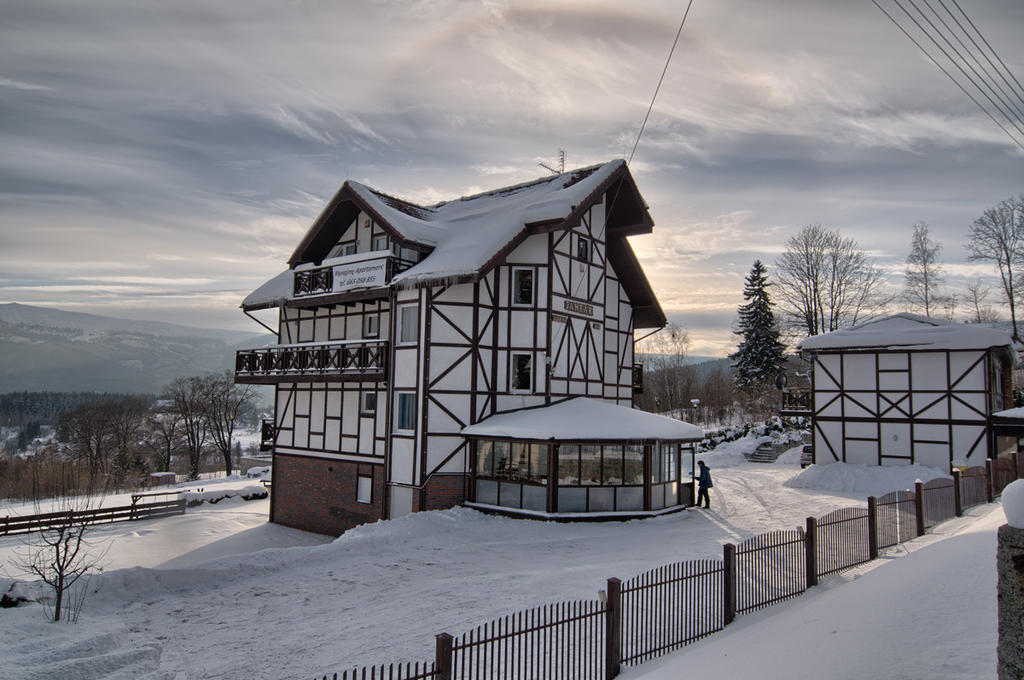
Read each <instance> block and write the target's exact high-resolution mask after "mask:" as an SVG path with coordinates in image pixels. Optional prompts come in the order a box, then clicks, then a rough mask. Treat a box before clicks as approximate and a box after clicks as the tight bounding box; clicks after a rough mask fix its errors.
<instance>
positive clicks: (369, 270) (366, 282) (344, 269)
mask: <svg viewBox="0 0 1024 680" xmlns="http://www.w3.org/2000/svg"><path fill="white" fill-rule="evenodd" d="M333 270H334V271H333V278H334V287H333V292H335V293H340V292H342V291H346V290H351V289H352V288H376V287H379V286H384V285H385V284H387V281H388V258H387V257H380V258H377V259H374V260H363V261H362V262H351V263H346V264H336V265H334V268H333Z"/></svg>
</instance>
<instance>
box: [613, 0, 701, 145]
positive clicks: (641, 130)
mask: <svg viewBox="0 0 1024 680" xmlns="http://www.w3.org/2000/svg"><path fill="white" fill-rule="evenodd" d="M691 5H693V0H690V2H688V3H687V4H686V11H685V12H683V20H682V21H680V22H679V30H678V31H676V39H675V40H673V41H672V49H671V50H669V51H668V59H666V60H665V68H663V69H662V70H661V77H660V78H658V86H657V87H655V88H654V96H652V97H651V105H650V106H648V107H647V114H646V115H645V116H644V122H643V123H641V124H640V132H639V133H637V136H636V141H635V142H633V150H632V151H630V152H629V158H628V159H627V160H626V165H629V164H630V163H631V162H632V161H633V154H635V153H636V147H637V145H638V144H640V138H641V137H642V136H643V134H644V128H646V127H647V119H648V118H650V117H651V110H652V109H653V108H654V100H655V99H657V98H658V91H659V90H661V83H662V81H663V80H665V73H667V72H668V65H669V62H671V61H672V54H673V53H674V52H675V51H676V45H677V44H678V43H679V36H680V35H681V34H682V32H683V26H684V25H685V24H686V17H688V16H689V15H690V6H691Z"/></svg>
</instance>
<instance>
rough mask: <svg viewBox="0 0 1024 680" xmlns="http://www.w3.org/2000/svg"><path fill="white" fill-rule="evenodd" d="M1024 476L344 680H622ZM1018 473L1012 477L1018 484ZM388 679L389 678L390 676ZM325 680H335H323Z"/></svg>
mask: <svg viewBox="0 0 1024 680" xmlns="http://www.w3.org/2000/svg"><path fill="white" fill-rule="evenodd" d="M1022 476H1024V454H1016V455H1015V456H1014V457H1012V458H1011V457H1008V460H1007V462H1003V463H989V465H988V466H987V467H986V468H969V469H968V470H967V471H966V472H963V473H961V472H959V471H955V472H954V473H953V480H952V481H950V480H949V479H936V480H932V481H930V482H928V483H926V484H922V483H920V482H918V483H916V484H915V488H914V490H913V491H910V490H906V491H894V492H892V493H888V494H886V495H884V496H882V497H881V498H875V497H873V496H872V497H870V498H868V502H867V507H866V508H863V507H849V508H840V509H838V510H834V511H832V512H830V513H828V514H826V515H824V516H822V517H808V518H807V523H806V528H804V527H801V528H799V529H796V530H789V531H773V532H768V533H765V534H759V535H757V536H753V537H751V538H749V539H747V540H745V541H743V542H742V543H740V544H739V546H736V545H733V544H731V543H726V544H725V545H724V546H723V547H722V552H723V555H722V560H707V559H705V560H690V561H687V562H678V563H674V564H668V565H665V566H662V567H658V568H656V569H651V570H650V571H646V572H644V573H642V574H638V575H637V576H634V577H633V578H631V579H629V580H627V581H619V579H617V578H612V579H608V582H607V590H606V591H605V597H604V598H603V599H602V600H601V601H580V602H563V603H560V604H553V605H546V606H543V607H537V608H535V609H530V610H526V611H523V612H519V613H518V614H515V615H511V616H506V617H504V618H501V619H496V620H495V621H492V622H491V623H489V624H486V625H484V626H479V627H477V628H476V629H474V630H473V631H471V632H469V633H466V634H464V635H462V636H461V637H459V638H455V637H453V636H451V635H449V634H447V633H441V634H440V635H438V636H437V637H436V654H435V659H434V663H433V664H429V665H428V664H424V665H423V666H422V669H421V666H420V665H419V664H417V665H416V666H415V667H414V668H413V667H411V666H410V665H409V664H406V666H405V669H404V670H402V667H401V666H400V665H396V664H392V665H391V666H372V667H364V668H362V669H361V670H360V669H353V670H352V672H351V674H349V672H348V671H346V672H344V673H343V674H342V675H341V676H340V678H339V676H338V675H337V674H335V675H334V676H333V680H428V679H429V680H491V679H495V680H496V679H498V678H501V679H504V678H509V679H511V680H526V679H530V680H548V679H552V680H554V679H556V678H558V679H561V678H566V679H570V678H571V679H573V680H575V679H576V678H592V679H594V680H611V679H612V678H615V677H616V676H617V675H618V674H619V670H620V666H621V665H623V664H626V665H636V664H640V663H643V662H645V661H648V660H650V659H653V658H655V657H658V656H661V655H662V654H666V653H668V652H670V651H673V650H675V649H678V648H680V647H682V646H684V645H686V644H689V643H690V642H693V641H695V640H699V639H700V638H703V637H705V636H707V635H710V634H712V633H714V632H716V631H718V630H722V629H723V628H724V627H725V626H727V625H728V624H729V623H731V622H732V621H733V619H734V618H735V616H736V615H737V614H743V613H746V612H749V611H753V610H756V609H759V608H761V607H765V606H768V605H771V604H773V603H775V602H779V601H781V600H785V599H788V598H791V597H796V596H797V595H799V594H800V593H802V592H804V591H805V590H806V589H807V588H809V587H811V586H815V585H817V584H818V580H819V579H820V578H821V577H822V576H825V575H827V574H832V573H835V572H838V571H842V570H844V569H849V568H850V567H853V566H855V565H858V564H862V563H864V562H867V561H869V560H873V559H875V558H876V557H878V554H879V550H880V549H882V548H886V547H889V546H893V545H897V544H899V543H902V542H905V541H909V540H911V539H913V538H914V537H916V536H920V535H923V534H924V532H925V530H926V529H927V528H928V527H930V526H934V525H935V524H936V523H938V522H941V521H943V520H946V519H950V518H952V517H955V516H959V515H961V514H962V513H963V511H964V509H965V508H968V507H971V506H973V505H978V504H980V503H985V502H987V501H988V500H990V499H991V498H992V497H993V496H994V495H997V494H998V493H999V491H1001V490H1002V488H1003V487H1005V486H1006V484H1009V482H1010V481H1013V479H1017V478H1020V477H1022ZM1011 477H1012V479H1011ZM385 671H387V673H388V675H385ZM323 680H328V678H327V676H326V675H325V676H323Z"/></svg>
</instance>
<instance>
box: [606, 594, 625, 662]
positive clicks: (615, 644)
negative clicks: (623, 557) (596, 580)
mask: <svg viewBox="0 0 1024 680" xmlns="http://www.w3.org/2000/svg"><path fill="white" fill-rule="evenodd" d="M606 592H607V593H608V604H607V606H606V608H605V626H604V677H605V680H612V678H615V677H618V675H619V671H620V670H621V665H622V581H621V580H619V579H617V578H615V577H612V578H610V579H608V590H607V591H606Z"/></svg>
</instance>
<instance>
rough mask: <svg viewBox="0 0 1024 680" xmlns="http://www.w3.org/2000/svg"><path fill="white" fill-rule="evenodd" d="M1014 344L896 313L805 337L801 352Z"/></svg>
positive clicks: (989, 332) (979, 330) (971, 328)
mask: <svg viewBox="0 0 1024 680" xmlns="http://www.w3.org/2000/svg"><path fill="white" fill-rule="evenodd" d="M992 347H1006V348H1008V349H1010V350H1011V351H1012V347H1013V341H1012V340H1011V338H1010V336H1009V335H1008V334H1007V333H1004V332H1003V331H1001V330H998V329H996V328H991V327H989V326H982V325H979V324H953V323H948V322H946V321H940V320H938V319H932V318H929V317H927V316H920V315H918V314H908V313H903V314H895V315H893V316H887V317H885V318H882V319H876V320H874V321H867V322H865V323H862V324H858V325H856V326H851V327H850V328H841V329H839V330H837V331H832V332H831V333H823V334H822V335H815V336H813V337H810V338H806V339H804V340H802V341H800V343H799V344H798V345H797V349H798V350H800V351H801V352H837V351H841V350H855V349H916V350H927V349H952V350H958V349H960V350H966V349H989V348H992Z"/></svg>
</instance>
